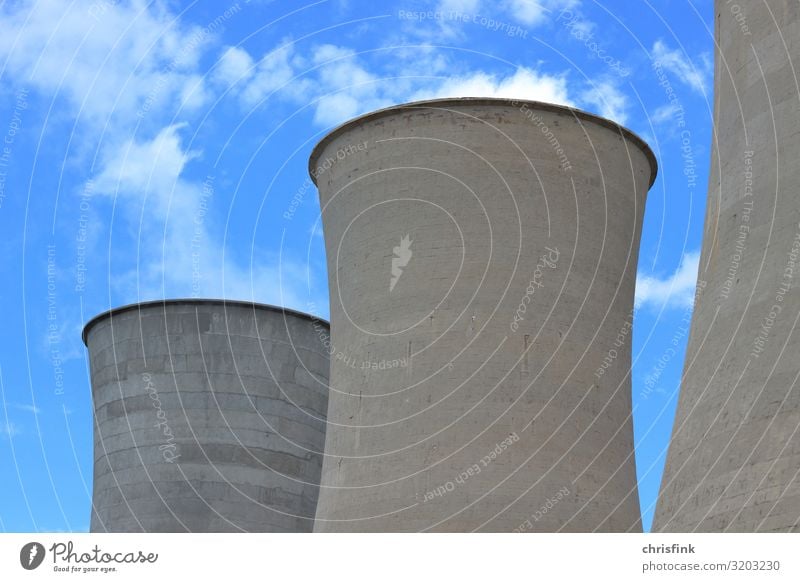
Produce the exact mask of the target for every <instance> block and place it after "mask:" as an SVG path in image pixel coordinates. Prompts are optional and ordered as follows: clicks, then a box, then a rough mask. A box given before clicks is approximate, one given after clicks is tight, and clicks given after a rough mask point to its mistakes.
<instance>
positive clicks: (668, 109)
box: [650, 103, 682, 125]
mask: <svg viewBox="0 0 800 582" xmlns="http://www.w3.org/2000/svg"><path fill="white" fill-rule="evenodd" d="M681 107H682V106H681V105H679V104H677V103H667V104H666V105H662V106H661V107H659V108H657V109H656V110H655V111H653V113H652V114H651V115H650V120H651V121H652V122H653V123H654V124H656V125H660V124H662V123H667V122H672V121H674V120H675V118H676V117H677V115H678V113H680V111H681Z"/></svg>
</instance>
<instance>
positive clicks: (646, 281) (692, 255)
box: [636, 251, 700, 309]
mask: <svg viewBox="0 0 800 582" xmlns="http://www.w3.org/2000/svg"><path fill="white" fill-rule="evenodd" d="M699 264H700V253H699V251H694V252H688V253H686V254H684V255H683V258H682V259H681V263H680V265H678V268H677V269H675V271H674V272H673V273H672V274H671V275H667V276H666V277H663V278H662V277H658V276H656V275H638V276H637V277H636V306H637V308H639V307H647V306H649V307H653V308H656V309H661V308H662V307H678V308H686V307H691V306H692V304H693V302H694V296H695V287H696V286H697V269H698V266H699Z"/></svg>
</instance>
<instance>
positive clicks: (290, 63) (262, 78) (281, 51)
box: [242, 39, 308, 107]
mask: <svg viewBox="0 0 800 582" xmlns="http://www.w3.org/2000/svg"><path fill="white" fill-rule="evenodd" d="M304 65H305V62H304V61H303V59H302V58H301V57H299V56H297V55H296V54H295V50H294V45H293V44H292V42H291V39H284V40H282V41H281V43H280V44H279V46H277V47H276V48H275V49H273V50H272V51H270V52H268V53H267V54H265V55H264V56H263V57H262V58H261V59H260V60H259V61H258V63H257V65H256V70H255V73H254V74H253V75H252V76H250V77H249V80H248V82H247V84H246V85H245V86H244V88H243V90H242V99H243V101H244V104H245V105H246V106H248V107H252V106H254V105H256V104H257V103H259V102H261V101H262V100H263V99H264V98H266V97H267V96H269V95H270V94H271V93H273V92H274V91H277V90H278V89H281V90H282V91H283V92H284V94H292V95H294V96H295V97H302V95H303V94H304V92H305V89H306V88H307V85H308V80H307V79H295V80H294V81H293V82H292V83H291V84H290V83H289V82H290V81H292V78H293V77H295V76H296V75H297V70H300V69H302V68H303V66H304Z"/></svg>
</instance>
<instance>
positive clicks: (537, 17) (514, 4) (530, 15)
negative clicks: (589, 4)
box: [503, 0, 579, 26]
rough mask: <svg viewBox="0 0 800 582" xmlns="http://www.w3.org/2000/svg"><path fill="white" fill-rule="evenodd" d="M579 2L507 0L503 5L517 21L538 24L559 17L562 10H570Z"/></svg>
mask: <svg viewBox="0 0 800 582" xmlns="http://www.w3.org/2000/svg"><path fill="white" fill-rule="evenodd" d="M578 4H579V0H506V2H504V3H503V6H504V7H505V9H506V10H507V11H508V12H509V14H510V15H511V16H512V17H513V18H514V19H516V20H517V21H519V22H521V23H523V24H526V25H528V26H536V25H538V24H541V23H542V22H544V21H545V20H547V19H553V18H555V17H557V15H558V13H559V12H560V11H561V10H569V9H571V8H574V7H575V6H577V5H578Z"/></svg>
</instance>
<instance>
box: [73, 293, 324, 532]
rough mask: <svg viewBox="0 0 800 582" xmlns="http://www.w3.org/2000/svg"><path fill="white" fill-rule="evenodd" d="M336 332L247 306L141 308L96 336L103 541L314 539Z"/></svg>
mask: <svg viewBox="0 0 800 582" xmlns="http://www.w3.org/2000/svg"><path fill="white" fill-rule="evenodd" d="M323 336H324V337H327V324H326V323H324V322H321V321H319V320H315V319H312V318H311V317H310V316H308V315H305V314H302V313H297V312H294V311H291V310H288V309H280V308H276V307H271V306H267V305H258V304H253V303H243V302H238V301H224V302H223V301H208V300H195V299H191V300H173V301H157V302H152V303H142V304H138V305H129V306H126V307H121V308H119V309H114V310H112V311H109V312H107V313H103V314H102V315H98V316H97V317H95V318H94V319H92V320H91V321H90V322H89V323H88V324H86V327H85V328H84V332H83V338H84V342H85V343H86V345H87V346H88V348H89V358H90V362H91V381H92V396H93V400H94V411H95V438H94V493H93V498H92V506H93V511H92V519H91V531H93V532H98V531H111V532H141V531H145V532H179V531H190V532H222V531H258V532H298V531H311V529H312V526H313V518H314V511H315V509H316V505H317V496H318V492H319V479H320V470H321V467H322V448H323V445H324V441H325V415H326V410H327V404H328V390H327V383H328V366H329V364H328V352H327V350H326V349H325V347H324V345H323V339H322V337H323Z"/></svg>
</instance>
